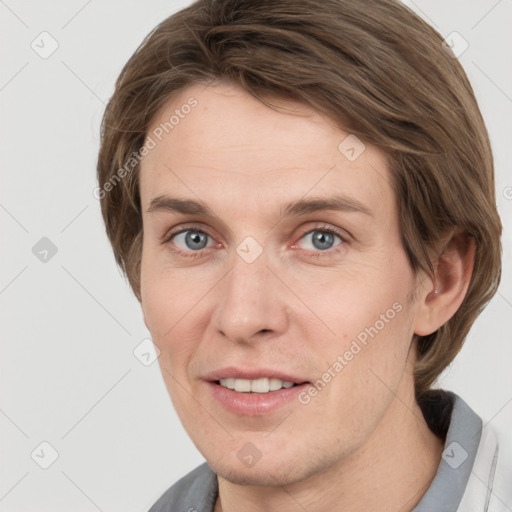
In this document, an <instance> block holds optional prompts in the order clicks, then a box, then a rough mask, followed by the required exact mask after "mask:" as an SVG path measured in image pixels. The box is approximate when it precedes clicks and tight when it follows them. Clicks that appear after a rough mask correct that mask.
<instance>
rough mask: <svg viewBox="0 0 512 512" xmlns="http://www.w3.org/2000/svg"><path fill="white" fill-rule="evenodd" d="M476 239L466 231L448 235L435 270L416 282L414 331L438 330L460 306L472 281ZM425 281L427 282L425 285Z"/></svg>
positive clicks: (421, 334) (435, 263)
mask: <svg viewBox="0 0 512 512" xmlns="http://www.w3.org/2000/svg"><path fill="white" fill-rule="evenodd" d="M475 250H476V243H475V239H474V238H473V237H472V236H470V235H469V234H467V233H461V232H454V233H452V234H451V235H450V237H449V239H448V242H447V243H446V245H445V247H444V249H443V250H442V252H441V254H440V255H439V256H438V258H437V259H436V261H434V269H435V273H434V276H433V278H432V277H430V278H428V279H426V280H424V281H423V284H419V285H418V286H419V289H420V291H419V293H418V294H417V306H418V308H417V314H416V317H415V321H414V333H415V334H417V335H419V336H427V335H429V334H432V333H433V332H435V331H437V329H439V328H440V327H441V326H442V325H444V324H445V323H446V322H448V320H450V318H451V317H452V316H453V315H454V314H455V313H456V311H457V310H458V309H459V307H460V305H461V304H462V301H463V300H464V297H465V296H466V292H467V290H468V287H469V283H470V281H471V275H472V273H473V265H474V259H475ZM426 283H428V285H426Z"/></svg>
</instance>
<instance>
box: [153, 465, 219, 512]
mask: <svg viewBox="0 0 512 512" xmlns="http://www.w3.org/2000/svg"><path fill="white" fill-rule="evenodd" d="M217 485H218V484H217V475H216V474H215V473H214V471H213V470H212V468H210V466H209V465H208V463H206V462H205V463H204V464H201V465H200V466H198V467H197V468H195V469H194V470H192V471H191V472H190V473H187V474H186V475H185V476H184V477H183V478H181V479H180V480H178V481H177V482H176V483H175V484H174V485H172V486H171V487H170V488H169V489H167V491H165V492H164V494H162V496H161V497H160V498H159V499H158V501H157V502H156V503H155V504H154V505H153V506H152V507H151V509H150V510H149V512H213V508H214V505H215V500H216V498H217Z"/></svg>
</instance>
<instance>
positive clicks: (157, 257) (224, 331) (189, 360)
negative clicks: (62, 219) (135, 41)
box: [98, 0, 512, 512]
mask: <svg viewBox="0 0 512 512" xmlns="http://www.w3.org/2000/svg"><path fill="white" fill-rule="evenodd" d="M98 178H99V184H100V192H99V197H100V198H101V201H102V203H101V204H102V212H103V216H104V220H105V223H106V227H107V233H108V236H109V238H110V240H111V242H112V246H113V248H114V253H115V256H116V259H117V262H118V263H119V264H120V266H121V268H122V269H123V270H124V271H125V272H126V274H127V276H128V279H129V282H130V284H131V286H132V289H133V291H134V293H135V295H136V296H137V298H138V299H139V301H140V302H141V306H142V311H143V314H144V320H145V323H146V325H147V327H148V329H149V331H150V332H151V335H152V338H153V341H154V343H155V345H156V346H157V347H158V349H159V350H160V357H159V362H160V367H161V370H162V375H163V378H164V381H165V383H166V385H167V388H168V391H169V394H170V396H171V399H172V401H173V404H174V406H175V408H176V410H177V412H178V415H179V417H180V419H181V421H182V423H183V425H184V427H185V429H186V430H187V432H188V434H189V435H190V437H191V439H192V440H193V442H194V443H195V445H196V446H197V448H198V450H199V451H200V452H201V453H202V454H203V456H204V457H205V459H206V461H207V462H206V463H205V464H203V465H202V466H200V467H199V468H197V469H196V470H194V471H193V472H191V473H190V474H188V475H187V476H185V477H184V478H183V479H182V480H180V481H179V482H178V483H176V484H175V485H174V486H172V487H171V488H170V489H169V490H168V491H167V492H166V493H165V494H164V495H163V496H162V497H161V498H160V499H159V500H158V502H157V503H156V504H155V505H154V506H153V508H152V509H151V510H152V512H162V511H175V510H176V511H178V510H183V511H186V510H188V511H194V510H197V511H200V512H211V511H214V512H219V511H223V512H234V511H240V510H242V511H244V512H245V511H253V510H254V511H256V510H258V511H262V510H264V511H277V510H279V511H280V512H286V511H296V510H306V511H308V512H315V511H320V510H340V511H341V510H343V511H355V510H380V511H398V510H401V511H411V510H414V511H436V512H439V511H444V510H446V511H455V510H459V511H461V512H462V511H473V510H490V511H498V510H505V508H506V507H508V506H510V505H512V494H511V489H512V473H511V472H510V468H507V466H506V463H507V454H505V453H503V452H501V453H500V452H499V450H498V445H499V442H498V439H497V436H496V433H495V432H494V430H493V429H492V427H491V426H486V427H485V428H483V425H482V420H481V419H480V418H479V417H478V416H477V414H476V413H474V412H473V411H472V410H471V409H470V408H469V407H468V406H467V405H466V404H465V402H464V401H463V400H462V399H461V398H459V397H458V396H456V395H454V394H453V393H449V392H444V391H442V390H434V389H432V385H433V383H434V382H435V379H436V377H437V376H438V375H439V374H440V373H441V372H442V370H443V369H444V368H446V366H447V365H448V364H449V363H450V362H451V361H452V360H453V358H454V357H455V355H456V354H457V352H458V351H459V350H460V348H461V346H462V343H463V341H464V339H465V337H466V335H467V333H468V331H469V329H470V327H471V325H472V324H473V322H474V320H475V319H476V317H477V316H478V314H479V313H480V312H481V310H482V308H483V307H484V306H485V305H486V304H487V303H488V301H489V300H490V299H491V298H492V296H493V295H494V293H495V292H496V289H497V286H498V284H499V280H500V268H501V267H500V235H501V223H500V219H499V216H498V214H497V211H496V204H495V192H494V176H493V166H492V156H491V150H490V147H489V141H488V137H487V132H486V129H485V126H484V124H483V120H482V117H481V115H480V112H479V110H478V106H477V104H476V101H475V98H474V96H473V93H472V90H471V87H470V85H469V83H468V81H467V78H466V76H465V74H464V72H463V70H462V68H461V66H460V65H459V64H458V62H457V60H456V59H454V57H453V54H451V53H450V52H449V50H447V49H446V48H445V47H443V45H442V38H441V36H439V34H437V33H436V32H435V31H434V30H433V29H432V28H431V27H429V26H428V25H427V24H426V23H424V22H423V21H422V20H421V19H419V18H418V17H417V16H415V15H414V14H413V13H412V12H411V11H410V10H408V9H407V8H406V7H404V6H403V5H401V4H400V3H398V2H395V1H394V0H373V1H362V0H361V1H347V0H324V1H322V2H320V1H317V0H301V1H297V0H293V1H292V0H285V1H273V2H267V1H258V2H247V1H242V0H220V1H213V0H203V1H199V2H196V3H194V4H192V5H191V6H190V7H188V8H186V9H183V10H182V11H180V12H178V13H176V14H175V15H173V16H171V17H170V18H168V19H167V20H165V21H164V22H163V23H161V24H160V25H159V26H158V27H157V28H156V29H155V30H154V31H153V32H152V33H151V34H150V35H149V36H148V38H146V40H145V41H144V42H143V44H142V45H141V46H140V47H139V49H138V50H137V51H136V52H135V54H134V55H133V56H132V58H131V59H130V60H129V61H128V63H127V64H126V66H125V68H124V69H123V71H122V73H121V76H120V78H119V80H118V82H117V84H116V90H115V92H114V95H113V97H112V99H111V100H110V102H109V104H108V107H107V110H106V112H105V117H104V121H103V133H102V145H101V149H100V155H99V160H98Z"/></svg>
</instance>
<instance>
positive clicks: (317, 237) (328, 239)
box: [313, 231, 334, 250]
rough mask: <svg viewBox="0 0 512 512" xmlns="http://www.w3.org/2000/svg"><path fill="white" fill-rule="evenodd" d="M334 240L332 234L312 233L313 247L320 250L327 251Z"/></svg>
mask: <svg viewBox="0 0 512 512" xmlns="http://www.w3.org/2000/svg"><path fill="white" fill-rule="evenodd" d="M333 240H334V236H333V235H332V233H326V232H324V231H315V232H314V233H313V245H314V246H315V247H316V248H317V249H320V250H325V249H329V248H330V247H331V245H332V242H333Z"/></svg>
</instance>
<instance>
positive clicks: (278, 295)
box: [212, 253, 289, 344]
mask: <svg viewBox="0 0 512 512" xmlns="http://www.w3.org/2000/svg"><path fill="white" fill-rule="evenodd" d="M233 260H234V261H233V265H232V268H231V271H230V272H228V274H227V275H226V277H225V279H223V280H222V285H221V286H220V288H219V290H218V293H219V296H220V300H219V302H218V304H217V306H216V307H215V310H214V313H213V316H212V322H213V325H214V327H215V329H216V331H217V333H220V334H221V335H223V336H224V337H225V338H227V339H229V340H230V341H232V342H234V343H242V344H251V343H253V342H254V341H256V340H258V339H263V338H272V337H276V336H279V335H280V334H282V333H284V332H285V331H286V329H287V328H288V322H289V316H288V307H287V304H286V302H285V300H286V294H285V293H284V292H283V290H282V289H281V288H282V284H281V283H280V281H279V280H278V279H277V278H276V276H275V275H274V273H275V270H273V271H271V270H270V269H269V268H268V266H267V265H268V261H267V258H266V257H265V253H263V254H262V255H261V256H260V257H259V258H258V259H257V260H256V261H254V262H252V263H248V262H246V261H245V260H244V259H243V258H241V257H240V256H239V255H238V254H235V255H234V258H233Z"/></svg>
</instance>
